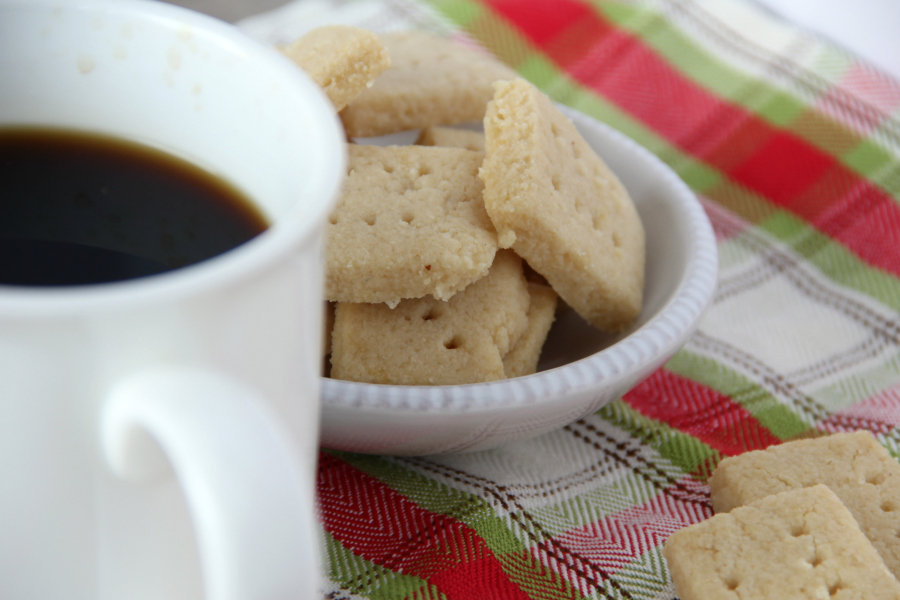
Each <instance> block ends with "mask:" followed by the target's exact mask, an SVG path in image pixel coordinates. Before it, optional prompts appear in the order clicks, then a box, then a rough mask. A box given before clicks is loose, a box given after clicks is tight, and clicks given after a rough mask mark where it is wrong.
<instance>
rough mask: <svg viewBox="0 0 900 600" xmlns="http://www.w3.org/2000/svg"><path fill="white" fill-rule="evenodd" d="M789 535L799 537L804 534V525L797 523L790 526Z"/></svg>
mask: <svg viewBox="0 0 900 600" xmlns="http://www.w3.org/2000/svg"><path fill="white" fill-rule="evenodd" d="M791 535H792V536H794V537H800V536H801V535H806V525H803V524H797V525H794V526H793V527H791Z"/></svg>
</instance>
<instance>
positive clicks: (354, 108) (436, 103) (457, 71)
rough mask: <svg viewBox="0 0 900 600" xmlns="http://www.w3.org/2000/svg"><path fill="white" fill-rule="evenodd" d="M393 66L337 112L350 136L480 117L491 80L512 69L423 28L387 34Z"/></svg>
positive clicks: (510, 74)
mask: <svg viewBox="0 0 900 600" xmlns="http://www.w3.org/2000/svg"><path fill="white" fill-rule="evenodd" d="M381 40H382V42H383V43H384V45H385V47H386V48H387V49H388V53H389V54H390V57H391V67H390V68H389V69H387V70H386V71H385V72H384V73H382V74H381V76H380V77H378V79H377V80H376V81H375V83H374V84H373V85H372V87H371V88H369V89H367V90H366V91H365V92H363V93H362V94H360V96H359V97H358V98H357V99H356V100H354V101H353V102H351V103H350V104H349V105H347V107H346V108H345V109H344V110H342V111H341V113H340V116H341V120H343V122H344V128H345V129H346V130H347V133H348V134H350V136H351V137H370V136H378V135H385V134H388V133H395V132H397V131H405V130H409V129H422V128H424V127H428V126H429V125H454V124H456V123H466V122H475V121H480V120H481V119H482V117H484V111H485V107H486V105H487V103H488V100H490V99H491V96H492V95H493V90H492V88H491V84H493V83H494V82H495V81H497V80H499V79H511V78H512V77H515V73H514V72H513V71H512V70H510V69H509V68H508V67H506V66H504V65H503V64H501V63H499V62H497V61H496V60H494V59H493V58H491V57H489V56H487V55H484V54H480V53H478V52H476V51H474V50H471V49H469V48H465V47H463V46H460V45H458V44H455V43H453V42H451V41H449V40H445V39H443V38H441V37H437V36H434V35H430V34H427V33H423V32H412V31H409V32H395V33H386V34H383V35H382V36H381Z"/></svg>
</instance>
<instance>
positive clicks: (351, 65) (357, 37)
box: [279, 25, 391, 111]
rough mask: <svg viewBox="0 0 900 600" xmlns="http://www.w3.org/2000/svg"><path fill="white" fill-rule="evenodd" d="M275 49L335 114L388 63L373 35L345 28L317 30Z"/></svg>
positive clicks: (369, 83)
mask: <svg viewBox="0 0 900 600" xmlns="http://www.w3.org/2000/svg"><path fill="white" fill-rule="evenodd" d="M279 50H280V51H281V52H282V53H283V54H284V55H285V56H287V57H288V58H290V59H291V60H292V61H294V63H296V64H297V65H298V66H299V67H300V68H301V69H303V70H304V71H306V73H307V74H308V75H309V76H310V77H311V78H312V80H313V81H315V82H316V84H318V85H319V87H321V88H322V90H323V91H324V92H325V95H326V96H328V99H329V100H331V103H332V104H333V105H334V108H335V110H336V111H339V110H341V109H342V108H344V107H345V106H346V105H347V104H348V103H349V102H350V101H351V100H353V99H354V98H356V97H357V96H359V95H360V94H361V93H362V92H363V91H364V90H366V89H368V88H369V87H370V86H371V85H372V83H373V82H374V81H375V78H376V77H378V76H379V75H381V73H383V72H384V71H385V70H386V69H387V68H388V67H389V66H390V64H391V60H390V57H389V56H388V52H387V50H386V49H385V47H384V45H383V44H382V43H381V40H380V39H379V38H378V36H377V35H375V34H374V33H372V32H371V31H366V30H365V29H360V28H358V27H351V26H349V25H325V26H323V27H318V28H316V29H313V30H312V31H310V32H309V33H307V34H306V35H303V36H301V37H300V38H298V39H296V40H294V41H293V42H291V43H290V44H288V45H286V46H282V47H280V48H279Z"/></svg>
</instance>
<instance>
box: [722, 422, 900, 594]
mask: <svg viewBox="0 0 900 600" xmlns="http://www.w3.org/2000/svg"><path fill="white" fill-rule="evenodd" d="M816 484H824V485H827V486H828V487H829V488H831V490H832V491H834V493H835V494H837V496H838V498H840V499H841V501H842V502H843V503H844V504H845V505H846V506H847V508H848V509H849V510H850V513H851V514H852V515H853V517H854V518H855V519H856V521H857V522H858V523H859V527H860V529H862V531H863V533H865V534H866V536H867V537H868V538H869V540H870V541H871V542H872V545H873V546H874V547H875V549H876V550H877V551H878V553H879V554H880V555H881V557H882V558H883V559H884V562H885V564H886V565H887V567H888V569H890V570H891V572H892V573H893V574H894V575H895V576H898V577H900V538H898V537H897V532H900V464H898V463H897V461H896V460H895V459H894V457H892V456H891V455H890V454H889V453H888V451H887V450H886V449H885V448H884V446H882V445H881V444H879V443H878V441H877V440H876V439H875V438H874V437H873V436H872V434H871V433H869V432H868V431H857V432H853V433H835V434H833V435H829V436H826V437H821V438H816V439H809V440H796V441H793V442H787V443H784V444H779V445H777V446H772V447H770V448H768V449H766V450H755V451H753V452H746V453H744V454H740V455H738V456H731V457H728V458H725V459H723V460H722V461H721V462H720V463H719V465H718V466H717V467H716V470H715V472H714V473H713V475H712V477H711V478H710V480H709V487H710V494H711V496H712V503H713V509H714V510H715V511H716V512H717V513H720V512H727V511H729V510H732V509H733V508H735V507H738V506H743V505H744V504H749V503H750V502H753V501H755V500H758V499H760V498H763V497H765V496H769V495H771V494H776V493H778V492H783V491H786V490H791V489H799V488H804V487H809V486H813V485H816Z"/></svg>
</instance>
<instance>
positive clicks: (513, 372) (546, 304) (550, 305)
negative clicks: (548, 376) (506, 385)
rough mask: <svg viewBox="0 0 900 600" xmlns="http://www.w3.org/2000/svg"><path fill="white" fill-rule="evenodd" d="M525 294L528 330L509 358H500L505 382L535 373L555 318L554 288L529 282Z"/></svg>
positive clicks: (511, 351)
mask: <svg viewBox="0 0 900 600" xmlns="http://www.w3.org/2000/svg"><path fill="white" fill-rule="evenodd" d="M526 280H527V276H526ZM528 294H529V295H530V296H531V304H530V305H529V307H528V328H527V329H525V333H523V334H522V337H520V338H519V341H517V342H516V345H515V346H513V347H512V349H511V350H510V351H509V354H507V355H506V356H504V357H503V370H504V372H505V373H506V378H507V379H511V378H513V377H522V376H524V375H531V374H532V373H534V372H536V371H537V364H538V360H540V358H541V348H543V346H544V341H545V340H546V339H547V334H548V333H549V332H550V327H551V326H552V325H553V321H554V320H555V318H556V292H554V291H553V288H551V287H549V286H546V285H541V284H539V283H532V282H530V281H529V282H528Z"/></svg>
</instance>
